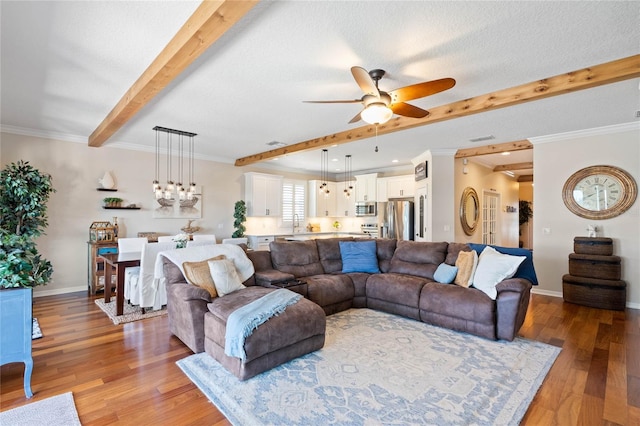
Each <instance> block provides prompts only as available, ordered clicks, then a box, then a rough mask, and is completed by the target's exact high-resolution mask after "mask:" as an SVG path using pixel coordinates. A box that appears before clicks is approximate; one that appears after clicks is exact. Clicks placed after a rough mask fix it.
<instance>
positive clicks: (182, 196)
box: [153, 126, 198, 207]
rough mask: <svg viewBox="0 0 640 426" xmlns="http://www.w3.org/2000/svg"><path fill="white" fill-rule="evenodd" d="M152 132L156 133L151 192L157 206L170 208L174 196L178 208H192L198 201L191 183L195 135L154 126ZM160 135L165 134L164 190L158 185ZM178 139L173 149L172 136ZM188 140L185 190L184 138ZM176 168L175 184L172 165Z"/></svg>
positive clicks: (192, 182)
mask: <svg viewBox="0 0 640 426" xmlns="http://www.w3.org/2000/svg"><path fill="white" fill-rule="evenodd" d="M153 130H154V131H155V132H156V159H155V177H154V179H153V192H154V194H155V197H156V200H157V201H158V204H160V205H161V206H171V205H173V204H174V203H175V200H176V198H175V196H177V198H178V200H179V202H180V206H182V207H193V205H195V203H196V202H197V201H198V198H197V197H195V191H196V184H195V182H194V181H193V180H194V179H193V176H194V161H193V153H194V151H193V142H194V140H193V137H194V136H196V135H197V133H191V132H185V131H183V130H175V129H169V128H166V127H160V126H155V127H154V128H153ZM160 133H166V136H167V138H166V152H167V154H166V158H167V168H166V176H167V184H166V186H165V188H164V189H162V186H161V185H160V150H161V146H160V145H161V143H160ZM174 135H176V136H177V137H178V141H177V144H176V145H177V146H176V147H175V149H174V143H173V136H174ZM185 136H186V137H188V138H189V153H188V158H189V161H188V170H189V172H188V179H189V189H188V190H187V189H186V188H185V185H183V182H184V179H183V178H184V137H185ZM174 163H175V164H176V166H177V176H176V179H177V182H174V180H173V165H174Z"/></svg>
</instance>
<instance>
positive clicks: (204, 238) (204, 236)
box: [193, 234, 216, 243]
mask: <svg viewBox="0 0 640 426" xmlns="http://www.w3.org/2000/svg"><path fill="white" fill-rule="evenodd" d="M193 241H213V242H214V243H215V242H216V236H215V235H214V234H194V235H193Z"/></svg>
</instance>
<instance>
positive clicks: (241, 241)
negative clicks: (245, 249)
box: [222, 237, 249, 244]
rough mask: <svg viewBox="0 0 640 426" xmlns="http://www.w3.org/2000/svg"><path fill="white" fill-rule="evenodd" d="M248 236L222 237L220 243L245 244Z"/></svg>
mask: <svg viewBox="0 0 640 426" xmlns="http://www.w3.org/2000/svg"><path fill="white" fill-rule="evenodd" d="M248 241H249V239H248V238H244V237H243V238H224V239H223V240H222V244H247V242H248Z"/></svg>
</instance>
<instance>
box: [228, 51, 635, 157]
mask: <svg viewBox="0 0 640 426" xmlns="http://www.w3.org/2000/svg"><path fill="white" fill-rule="evenodd" d="M639 76H640V55H634V56H629V57H627V58H622V59H618V60H615V61H611V62H607V63H604V64H600V65H594V66H592V67H589V68H584V69H580V70H577V71H572V72H568V73H566V74H560V75H557V76H554V77H549V78H545V79H543V80H538V81H534V82H531V83H526V84H522V85H520V86H515V87H511V88H508V89H503V90H498V91H497V92H492V93H487V94H485V95H481V96H476V97H474V98H470V99H465V100H462V101H458V102H453V103H451V104H448V105H442V106H439V107H435V108H431V109H430V110H429V112H430V114H429V115H428V116H426V117H424V118H408V117H401V116H396V117H394V118H392V119H391V120H389V121H388V122H386V123H385V124H382V125H379V126H378V132H377V134H379V135H385V134H388V133H393V132H397V131H400V130H406V129H411V128H413V127H418V126H425V125H428V124H432V123H438V122H440V121H446V120H451V119H454V118H459V117H464V116H467V115H472V114H477V113H481V112H487V111H492V110H495V109H498V108H505V107H509V106H514V105H518V104H522V103H525V102H531V101H535V100H538V99H544V98H549V97H552V96H558V95H562V94H565V93H571V92H576V91H579V90H584V89H589V88H592V87H597V86H602V85H605V84H611V83H616V82H618V81H623V80H627V79H630V78H636V77H639ZM375 135H376V128H375V126H373V125H367V126H362V127H358V128H355V129H350V130H345V131H343V132H339V133H334V134H332V135H326V136H321V137H318V138H314V139H309V140H306V141H303V142H298V143H296V144H293V145H287V146H285V147H282V148H277V149H272V150H270V151H265V152H261V153H259V154H253V155H249V156H246V157H242V158H238V159H237V160H236V162H235V165H236V166H247V165H249V164H254V163H259V162H262V161H265V160H268V159H271V158H275V157H280V156H283V155H287V154H294V153H297V152H303V151H310V150H315V149H319V148H325V147H328V146H331V145H336V144H337V145H341V144H345V143H349V142H355V141H358V140H362V139H366V138H370V137H373V136H375Z"/></svg>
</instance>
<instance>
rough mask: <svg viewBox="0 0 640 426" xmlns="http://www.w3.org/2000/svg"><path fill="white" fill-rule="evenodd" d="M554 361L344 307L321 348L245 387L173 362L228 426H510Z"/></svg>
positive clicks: (204, 363)
mask: <svg viewBox="0 0 640 426" xmlns="http://www.w3.org/2000/svg"><path fill="white" fill-rule="evenodd" d="M559 353H560V348H557V347H554V346H550V345H547V344H544V343H540V342H535V341H530V340H525V339H521V338H516V340H514V341H513V342H494V341H490V340H486V339H482V338H479V337H475V336H471V335H469V334H465V333H457V332H453V331H450V330H446V329H443V328H438V327H433V326H430V325H427V324H424V323H421V322H418V321H413V320H410V319H406V318H402V317H398V316H395V315H390V314H386V313H382V312H377V311H373V310H369V309H351V310H349V311H346V312H342V313H339V314H335V315H331V316H329V317H327V339H326V343H325V346H324V348H323V349H321V350H319V351H316V352H314V353H311V354H308V355H305V356H303V357H300V358H298V359H295V360H293V361H290V362H288V363H286V364H284V365H281V366H279V367H277V368H275V369H273V370H270V371H267V372H265V373H263V374H260V375H258V376H256V377H254V378H252V379H249V380H247V381H245V382H241V381H239V380H238V379H236V377H235V376H233V375H232V374H230V373H228V372H227V371H226V370H225V369H224V368H223V367H222V366H221V365H220V364H219V363H217V362H216V361H215V360H214V359H213V358H211V357H210V356H209V355H207V354H206V353H201V354H196V355H192V356H190V357H188V358H185V359H182V360H180V361H178V362H177V364H178V366H179V367H180V368H181V369H182V370H183V371H184V373H185V374H186V375H187V376H188V377H189V378H190V379H191V380H192V381H193V382H194V383H195V384H196V385H197V386H198V388H200V390H201V391H202V392H204V393H205V395H206V396H207V398H209V400H211V401H212V402H213V403H214V404H215V405H216V406H217V407H218V409H219V410H220V411H221V412H222V413H223V414H224V415H225V416H226V417H227V418H228V419H229V421H231V422H232V423H233V424H235V425H254V426H256V425H320V424H322V425H329V424H336V425H338V424H339V425H380V424H394V425H409V424H414V425H415V424H421V425H424V424H429V425H444V424H457V425H462V424H465V425H466V424H474V425H512V424H518V423H519V422H520V420H522V417H523V416H524V414H525V413H526V411H527V408H528V407H529V404H530V403H531V401H532V399H533V397H534V396H535V394H536V392H537V390H538V388H539V387H540V385H541V384H542V381H543V380H544V378H545V376H546V375H547V373H548V372H549V369H550V368H551V366H552V364H553V362H554V361H555V359H556V357H557V356H558V354H559Z"/></svg>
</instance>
